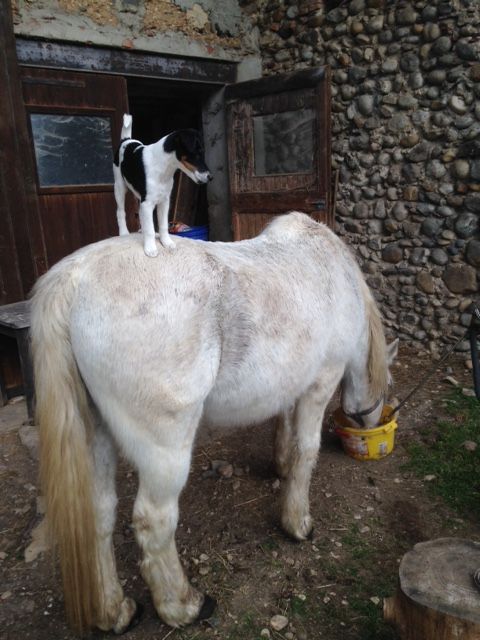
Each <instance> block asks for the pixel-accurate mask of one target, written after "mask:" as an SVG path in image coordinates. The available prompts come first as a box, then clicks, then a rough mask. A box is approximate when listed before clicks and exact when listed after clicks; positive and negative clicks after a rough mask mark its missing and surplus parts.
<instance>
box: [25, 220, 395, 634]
mask: <svg viewBox="0 0 480 640" xmlns="http://www.w3.org/2000/svg"><path fill="white" fill-rule="evenodd" d="M31 330H32V345H33V358H34V364H35V379H36V398H37V417H38V421H39V426H40V438H41V478H42V483H43V490H44V492H45V496H46V502H47V517H48V519H49V522H50V525H51V526H52V529H53V533H54V534H55V536H56V540H57V543H58V549H59V554H60V559H61V566H62V574H63V581H64V590H65V601H66V608H67V613H68V616H69V619H70V621H71V623H72V624H73V625H74V626H75V627H76V628H77V629H78V630H80V631H84V630H85V629H87V628H89V627H91V626H95V625H96V626H97V627H100V628H101V629H104V630H107V629H113V630H114V631H115V632H116V633H121V632H123V631H124V630H126V629H127V628H128V627H129V625H130V624H131V622H132V620H134V619H135V616H136V612H137V604H136V603H135V602H134V601H133V600H132V599H131V598H129V597H126V596H125V595H124V593H123V589H122V587H121V585H120V582H119V580H118V576H117V572H116V567H115V559H114V552H113V546H112V531H113V527H114V520H115V507H116V494H115V483H114V476H115V460H116V453H115V452H116V448H117V447H119V448H120V449H121V450H122V451H123V453H124V454H125V456H126V457H127V458H128V459H129V460H130V462H131V463H132V464H134V465H135V467H136V468H137V469H138V474H139V490H138V495H137V498H136V500H135V506H134V511H133V524H134V529H135V535H136V538H137V541H138V543H139V545H140V547H141V549H142V551H143V561H142V564H141V570H142V575H143V577H144V579H145V580H146V582H147V583H148V585H149V587H150V590H151V592H152V596H153V601H154V604H155V607H156V610H157V612H158V614H159V616H160V617H161V618H162V619H163V620H164V621H165V622H166V623H167V624H169V625H171V626H173V627H180V626H182V625H185V624H187V623H190V622H192V621H194V620H196V619H198V618H199V617H205V616H208V615H209V614H210V613H211V611H212V610H213V606H214V601H213V600H212V599H211V598H209V597H208V596H204V595H203V594H202V593H200V592H199V591H197V590H196V589H194V588H193V587H192V586H191V585H190V584H189V582H188V580H187V578H186V576H185V574H184V571H183V568H182V565H181V563H180V560H179V558H178V555H177V550H176V546H175V529H176V526H177V520H178V498H179V494H180V492H181V491H182V488H183V487H184V485H185V482H186V480H187V476H188V472H189V467H190V459H191V453H192V446H193V442H194V438H195V433H196V431H197V427H198V425H199V422H200V421H201V420H202V419H203V420H205V421H207V422H208V423H209V424H211V425H217V426H222V427H228V426H236V425H241V424H251V423H254V422H262V421H264V420H266V419H267V418H270V417H272V416H275V415H278V414H283V415H284V416H285V418H284V419H283V420H282V421H280V427H279V430H278V433H277V450H276V461H277V466H278V469H279V473H280V475H281V476H282V477H284V478H285V484H284V492H283V502H282V516H281V520H282V525H283V527H284V529H285V530H286V531H287V532H288V533H289V534H290V535H291V536H293V537H294V538H295V539H297V540H304V539H306V538H307V537H308V536H309V534H310V533H311V530H312V518H311V516H310V511H309V499H308V493H309V484H310V477H311V473H312V469H313V467H314V464H315V461H316V458H317V452H318V449H319V445H320V431H321V425H322V419H323V415H324V411H325V407H326V405H327V403H328V401H329V399H330V398H331V397H332V394H333V393H334V391H335V389H336V387H337V385H338V384H339V383H340V382H341V383H342V405H343V407H344V409H345V411H346V412H348V413H350V414H352V415H359V416H362V420H363V422H364V425H365V426H366V427H369V426H374V425H376V424H377V421H378V419H379V416H380V412H381V410H382V406H383V401H384V397H385V394H386V390H387V384H388V379H389V373H388V364H389V361H390V360H391V359H392V358H393V357H394V353H393V352H394V351H396V345H394V346H391V347H387V346H386V343H385V338H384V334H383V329H382V324H381V320H380V315H379V312H378V310H377V307H376V305H375V303H374V300H373V298H372V296H371V294H370V292H369V290H368V288H367V286H366V284H365V282H364V279H363V277H362V274H361V272H360V270H359V268H358V266H357V264H356V262H355V260H354V259H353V258H352V256H351V255H350V252H349V251H348V250H347V248H346V246H345V245H344V244H343V243H342V241H341V240H340V239H339V238H338V237H336V236H335V234H334V233H333V232H332V231H331V230H330V229H328V228H327V227H326V226H325V225H322V224H318V223H316V222H314V221H313V220H312V219H311V218H309V217H308V216H306V215H304V214H301V213H296V212H295V213H290V214H289V215H286V216H280V217H278V218H277V219H276V220H275V221H274V222H273V223H271V224H270V226H268V227H267V229H266V230H265V231H264V232H263V233H262V234H261V235H260V236H258V237H257V238H254V239H252V240H245V241H242V242H237V243H225V244H224V243H208V242H199V241H193V240H188V239H183V238H179V239H178V251H175V252H169V251H168V250H165V249H163V250H162V255H161V259H158V260H149V259H148V258H146V256H145V254H144V253H143V250H142V241H141V236H139V235H136V236H135V235H132V236H127V237H121V238H112V239H109V240H104V241H102V242H99V243H97V244H93V245H90V246H88V247H85V248H83V249H81V250H80V251H77V252H76V253H74V254H73V255H71V256H69V257H67V258H65V259H64V260H62V261H61V262H60V263H58V264H57V265H55V266H54V267H53V268H52V269H51V270H50V271H49V272H48V273H47V274H46V275H44V276H43V277H42V278H41V279H40V280H39V282H38V283H37V285H36V287H35V294H34V297H33V310H32V329H31Z"/></svg>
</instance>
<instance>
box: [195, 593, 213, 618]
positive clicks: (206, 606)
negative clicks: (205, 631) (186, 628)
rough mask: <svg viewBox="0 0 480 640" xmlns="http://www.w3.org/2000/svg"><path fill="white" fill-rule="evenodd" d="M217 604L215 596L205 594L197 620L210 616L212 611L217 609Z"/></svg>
mask: <svg viewBox="0 0 480 640" xmlns="http://www.w3.org/2000/svg"><path fill="white" fill-rule="evenodd" d="M216 606H217V601H216V600H215V599H214V598H211V597H210V596H209V595H208V594H205V599H204V601H203V604H202V608H201V609H200V611H199V614H198V616H197V622H199V621H200V620H206V619H207V618H210V616H211V615H212V613H213V612H214V611H215V607H216Z"/></svg>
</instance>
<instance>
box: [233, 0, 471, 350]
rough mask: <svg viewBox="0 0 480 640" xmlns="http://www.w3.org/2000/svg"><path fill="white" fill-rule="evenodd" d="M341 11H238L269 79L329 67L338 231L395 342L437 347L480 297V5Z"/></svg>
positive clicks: (289, 7) (292, 6)
mask: <svg viewBox="0 0 480 640" xmlns="http://www.w3.org/2000/svg"><path fill="white" fill-rule="evenodd" d="M336 4H337V5H338V6H337V7H336V8H334V9H332V10H330V11H328V12H327V11H326V9H325V8H324V3H323V1H322V0H304V1H302V0H258V1H253V2H244V3H243V5H244V6H243V9H244V11H245V13H246V14H247V15H249V16H250V19H251V20H252V22H253V24H255V25H256V26H258V27H259V28H260V31H261V33H262V36H261V39H260V47H261V55H262V59H263V68H264V73H265V74H270V73H278V72H284V71H292V70H294V69H300V68H305V67H309V66H315V65H323V64H328V65H330V67H331V69H332V93H333V95H332V139H333V166H334V169H338V171H339V189H338V195H337V207H336V220H337V228H336V230H337V232H338V233H339V234H340V235H342V236H345V237H346V239H347V240H348V241H349V242H350V243H351V244H353V245H354V246H355V250H356V253H357V255H358V257H359V260H360V262H361V264H362V268H363V270H364V272H365V273H366V274H367V278H368V282H369V284H370V286H371V287H372V288H373V289H374V291H375V295H376V297H377V299H378V300H379V301H380V303H381V307H382V311H383V314H384V317H385V318H386V322H387V325H388V326H389V327H390V328H391V331H392V333H395V334H397V335H399V336H400V337H401V338H402V339H404V340H407V341H408V342H409V343H411V344H413V345H415V346H417V347H421V346H427V345H428V346H429V347H430V349H431V350H432V351H438V350H439V349H441V348H442V343H443V341H444V340H445V339H448V340H452V339H453V338H456V337H457V336H460V335H462V334H463V333H464V332H465V327H466V326H467V325H468V323H469V321H470V314H469V311H470V309H471V306H472V301H473V300H474V299H475V298H476V297H477V299H478V282H479V280H478V276H479V267H480V236H479V217H480V102H479V98H480V56H479V51H480V3H479V2H478V1H477V0H470V1H468V0H450V1H444V0H428V1H425V0H420V1H417V2H414V1H410V2H404V1H383V0H350V1H345V2H341V3H339V2H337V3H336ZM459 348H460V350H464V351H466V350H467V349H468V343H467V342H466V341H463V342H462V343H461V344H460V346H459Z"/></svg>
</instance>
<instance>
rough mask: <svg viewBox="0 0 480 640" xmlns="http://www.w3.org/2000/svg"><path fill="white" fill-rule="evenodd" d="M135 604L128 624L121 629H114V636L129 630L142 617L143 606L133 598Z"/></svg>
mask: <svg viewBox="0 0 480 640" xmlns="http://www.w3.org/2000/svg"><path fill="white" fill-rule="evenodd" d="M135 604H136V605H137V608H136V609H135V613H134V614H133V616H132V619H131V620H130V622H129V623H128V625H127V626H126V627H125V629H123V630H122V631H114V634H115V635H116V636H122V635H123V634H124V633H128V632H129V631H131V630H132V629H134V628H135V627H136V626H137V624H138V623H139V622H140V620H141V619H142V617H143V613H144V611H145V607H144V606H143V604H142V603H141V602H137V601H136V600H135Z"/></svg>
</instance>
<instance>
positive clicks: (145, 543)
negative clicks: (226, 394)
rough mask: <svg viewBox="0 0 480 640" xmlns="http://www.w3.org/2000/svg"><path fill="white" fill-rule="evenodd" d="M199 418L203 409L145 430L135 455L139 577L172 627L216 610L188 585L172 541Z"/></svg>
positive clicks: (160, 421)
mask: <svg viewBox="0 0 480 640" xmlns="http://www.w3.org/2000/svg"><path fill="white" fill-rule="evenodd" d="M200 415H201V408H199V409H198V410H197V411H195V413H189V415H185V414H183V415H182V416H181V417H180V416H178V415H177V416H169V417H166V416H163V417H162V418H161V419H159V427H158V435H156V434H155V432H153V430H152V431H149V433H148V435H149V437H148V439H147V438H146V439H145V440H143V438H142V440H143V442H141V441H137V442H136V443H135V451H134V452H133V456H134V460H135V463H136V464H137V466H138V472H139V489H138V495H137V498H136V501H135V506H134V511H133V524H134V527H135V534H136V537H137V540H138V543H139V545H140V547H141V548H142V551H143V561H142V564H141V569H142V575H143V578H144V580H145V581H146V582H147V584H148V586H149V587H150V590H151V593H152V597H153V601H154V604H155V608H156V610H157V613H158V614H159V616H160V617H161V618H162V619H163V620H164V621H165V622H166V623H167V624H169V625H170V626H172V627H181V626H183V625H185V624H188V623H190V622H193V621H194V620H196V619H198V618H201V617H208V616H209V615H210V614H211V612H212V611H213V606H214V602H213V601H212V600H211V599H210V598H208V596H206V597H204V596H203V594H201V593H200V592H198V591H197V590H196V589H194V588H193V587H192V586H191V585H190V584H189V582H188V580H187V578H186V576H185V574H184V571H183V568H182V565H181V563H180V559H179V557H178V554H177V549H176V545H175V538H174V536H175V529H176V527H177V522H178V498H179V495H180V492H181V491H182V489H183V487H184V485H185V482H186V480H187V477H188V472H189V468H190V459H191V449H192V444H193V438H194V435H195V431H196V428H197V425H198V422H199V419H200ZM144 435H145V434H142V436H144Z"/></svg>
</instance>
